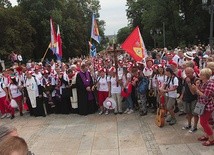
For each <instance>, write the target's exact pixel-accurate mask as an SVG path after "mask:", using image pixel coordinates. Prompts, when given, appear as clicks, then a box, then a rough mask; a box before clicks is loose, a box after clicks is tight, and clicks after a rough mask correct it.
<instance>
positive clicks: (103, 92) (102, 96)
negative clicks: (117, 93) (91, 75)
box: [97, 68, 110, 115]
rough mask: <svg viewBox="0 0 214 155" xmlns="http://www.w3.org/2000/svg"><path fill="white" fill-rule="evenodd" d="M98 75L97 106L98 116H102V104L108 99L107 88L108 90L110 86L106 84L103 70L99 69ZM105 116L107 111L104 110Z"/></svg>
mask: <svg viewBox="0 0 214 155" xmlns="http://www.w3.org/2000/svg"><path fill="white" fill-rule="evenodd" d="M99 74H100V77H98V81H97V90H98V92H97V98H98V104H99V107H100V112H99V114H100V115H102V114H103V112H104V110H105V109H104V107H103V102H104V101H105V100H106V98H107V97H108V95H109V88H110V85H109V83H108V81H107V80H108V79H107V75H106V71H105V69H103V68H101V69H100V70H99ZM105 114H108V110H107V109H106V113H105Z"/></svg>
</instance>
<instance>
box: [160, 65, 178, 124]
mask: <svg viewBox="0 0 214 155" xmlns="http://www.w3.org/2000/svg"><path fill="white" fill-rule="evenodd" d="M165 71H166V76H167V78H166V80H165V83H164V85H163V87H162V88H161V92H162V93H165V94H166V102H165V104H166V108H167V110H168V111H169V114H170V116H169V117H168V118H167V120H166V121H167V122H169V125H174V124H175V123H176V119H175V113H174V107H175V103H176V98H177V87H178V78H177V77H176V76H175V74H174V72H173V70H172V69H171V68H169V67H168V68H166V70H165Z"/></svg>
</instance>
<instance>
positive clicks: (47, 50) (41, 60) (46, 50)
mask: <svg viewBox="0 0 214 155" xmlns="http://www.w3.org/2000/svg"><path fill="white" fill-rule="evenodd" d="M49 48H50V44H49V45H48V48H47V49H46V51H45V54H44V55H43V57H42V60H41V61H42V62H43V61H44V59H45V56H46V55H47V53H48V49H49Z"/></svg>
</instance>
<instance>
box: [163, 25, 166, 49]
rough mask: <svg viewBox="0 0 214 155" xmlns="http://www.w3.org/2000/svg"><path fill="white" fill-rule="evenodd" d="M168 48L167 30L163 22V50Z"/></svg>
mask: <svg viewBox="0 0 214 155" xmlns="http://www.w3.org/2000/svg"><path fill="white" fill-rule="evenodd" d="M165 47H166V30H165V23H164V22H163V48H165Z"/></svg>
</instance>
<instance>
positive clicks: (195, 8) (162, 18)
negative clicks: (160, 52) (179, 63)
mask: <svg viewBox="0 0 214 155" xmlns="http://www.w3.org/2000/svg"><path fill="white" fill-rule="evenodd" d="M127 6H128V9H127V16H128V19H129V23H130V26H131V27H136V26H139V27H140V29H141V32H142V36H143V38H144V41H145V43H146V45H147V47H150V48H152V47H153V39H155V40H156V41H157V46H159V47H163V35H162V34H163V33H161V34H155V33H153V35H150V30H153V32H156V31H155V30H156V29H160V30H161V31H162V32H163V23H165V30H166V45H167V46H171V47H176V46H179V45H180V46H188V45H191V44H198V43H207V42H208V34H209V19H210V18H209V14H208V12H207V11H205V10H202V5H201V0H127Z"/></svg>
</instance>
